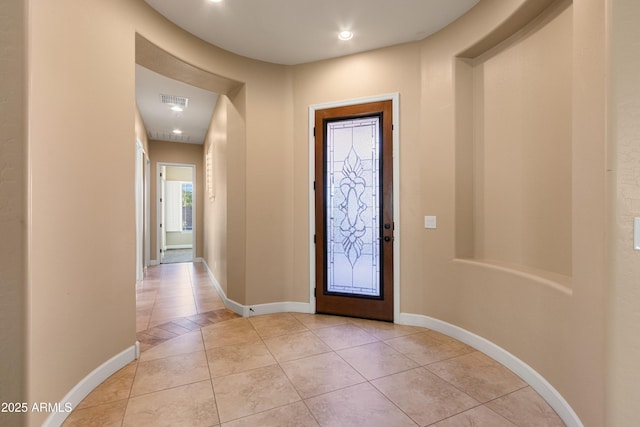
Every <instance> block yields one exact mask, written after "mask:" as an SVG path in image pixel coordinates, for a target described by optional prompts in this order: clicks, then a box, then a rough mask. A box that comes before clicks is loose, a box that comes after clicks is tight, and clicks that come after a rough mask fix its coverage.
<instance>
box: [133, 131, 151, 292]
mask: <svg viewBox="0 0 640 427" xmlns="http://www.w3.org/2000/svg"><path fill="white" fill-rule="evenodd" d="M149 165H150V162H149V157H148V155H147V153H145V151H144V147H143V146H142V142H141V141H140V139H138V138H136V166H135V197H136V202H135V204H136V281H141V280H142V279H143V278H144V273H145V269H146V268H147V266H148V265H149V262H150V260H149V246H150V235H149V220H150V217H149V204H150V197H149Z"/></svg>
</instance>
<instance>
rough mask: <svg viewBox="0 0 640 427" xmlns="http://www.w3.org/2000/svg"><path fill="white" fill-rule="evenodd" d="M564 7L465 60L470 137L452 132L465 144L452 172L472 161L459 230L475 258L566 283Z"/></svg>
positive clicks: (567, 13)
mask: <svg viewBox="0 0 640 427" xmlns="http://www.w3.org/2000/svg"><path fill="white" fill-rule="evenodd" d="M563 6H564V7H560V8H558V7H557V8H556V9H557V10H555V9H554V10H553V11H548V12H546V13H545V14H544V15H543V16H542V17H540V18H539V19H536V20H535V22H534V23H532V24H530V25H529V26H528V28H527V29H526V30H525V32H526V34H521V35H518V36H517V37H515V38H514V39H513V40H510V41H509V42H505V43H503V44H501V45H500V46H498V47H496V48H494V49H491V50H489V51H487V52H485V53H484V54H482V55H481V56H480V57H476V58H472V59H470V60H469V63H470V65H469V67H470V68H471V73H472V80H473V81H472V83H471V84H472V86H473V89H472V90H470V91H468V93H466V95H467V96H468V97H469V101H468V102H469V104H470V105H472V106H473V107H472V108H473V119H472V120H471V122H472V124H473V130H472V132H473V136H472V138H471V141H469V142H466V141H465V142H462V141H461V139H462V137H461V136H458V137H457V138H456V139H457V140H456V144H460V143H463V144H464V147H461V149H460V150H459V151H458V156H457V157H456V173H458V172H463V173H467V172H468V171H466V170H464V171H462V170H461V169H462V168H464V165H462V164H460V162H461V161H463V162H465V163H466V162H472V163H473V165H472V169H473V171H474V173H473V180H472V182H471V186H472V189H471V194H472V196H471V198H472V200H470V201H469V203H472V204H473V206H472V208H471V210H472V212H473V217H472V227H473V233H472V234H469V235H466V236H462V235H461V236H460V237H465V238H467V239H469V240H470V244H472V245H473V246H474V254H473V256H472V258H474V259H479V260H483V261H486V262H498V263H506V264H509V266H510V268H516V269H517V268H520V269H522V268H531V269H536V270H539V271H541V272H540V273H537V274H544V273H542V272H550V273H555V274H557V275H562V276H566V277H567V278H566V279H565V280H563V281H562V284H563V285H569V284H570V283H569V282H570V276H571V228H572V226H571V145H572V144H571V142H572V141H571V117H572V105H571V94H572V83H571V82H572V78H571V77H572V76H571V72H572V67H571V65H572V60H571V56H572V53H571V50H572V40H573V34H572V29H573V26H572V15H573V11H572V9H571V7H570V5H567V4H564V5H563ZM456 65H457V66H458V67H463V66H465V65H466V62H463V63H462V64H456ZM460 84H461V83H460V82H459V81H458V82H456V91H459V92H462V91H463V88H462V87H460ZM460 95H463V94H462V93H460ZM550 100H553V102H550ZM461 106H462V105H461V104H460V103H458V104H456V108H460V107H461ZM464 148H468V149H467V150H464ZM465 156H468V157H470V159H469V160H467V159H464V157H465ZM505 177H509V178H508V179H505ZM456 196H458V195H457V194H456ZM458 200H459V199H458ZM457 226H458V224H456V232H457V233H461V231H462V230H460V229H458V228H457ZM456 249H457V248H456Z"/></svg>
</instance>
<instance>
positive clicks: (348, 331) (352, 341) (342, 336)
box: [313, 323, 378, 350]
mask: <svg viewBox="0 0 640 427" xmlns="http://www.w3.org/2000/svg"><path fill="white" fill-rule="evenodd" d="M313 332H314V333H315V334H316V335H317V336H318V337H319V338H320V339H321V340H322V341H324V342H325V343H326V344H327V345H328V346H329V347H331V348H332V349H333V350H342V349H345V348H349V347H355V346H357V345H362V344H368V343H372V342H375V341H378V338H376V337H374V336H373V335H370V334H368V333H366V332H365V331H363V330H362V329H360V328H358V327H357V326H355V325H353V324H350V323H348V324H344V325H338V326H332V327H330V328H322V329H317V330H315V331H313Z"/></svg>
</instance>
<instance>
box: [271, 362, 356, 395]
mask: <svg viewBox="0 0 640 427" xmlns="http://www.w3.org/2000/svg"><path fill="white" fill-rule="evenodd" d="M281 366H282V369H283V370H284V372H285V373H286V374H287V377H289V379H290V380H291V382H292V383H293V385H294V386H295V387H296V390H298V393H300V396H302V397H303V398H307V397H311V396H316V395H318V394H322V393H327V392H329V391H334V390H337V389H340V388H343V387H347V386H350V385H354V384H358V383H362V382H364V381H365V379H364V378H363V377H362V376H361V375H360V374H358V372H357V371H356V370H355V369H353V368H352V367H351V366H349V364H348V363H347V362H345V361H344V360H342V359H341V358H340V357H339V356H338V355H337V354H335V353H324V354H319V355H317V356H311V357H307V358H304V359H298V360H294V361H291V362H286V363H282V364H281Z"/></svg>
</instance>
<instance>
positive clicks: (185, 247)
mask: <svg viewBox="0 0 640 427" xmlns="http://www.w3.org/2000/svg"><path fill="white" fill-rule="evenodd" d="M166 249H193V245H189V244H186V245H167V247H166Z"/></svg>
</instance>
